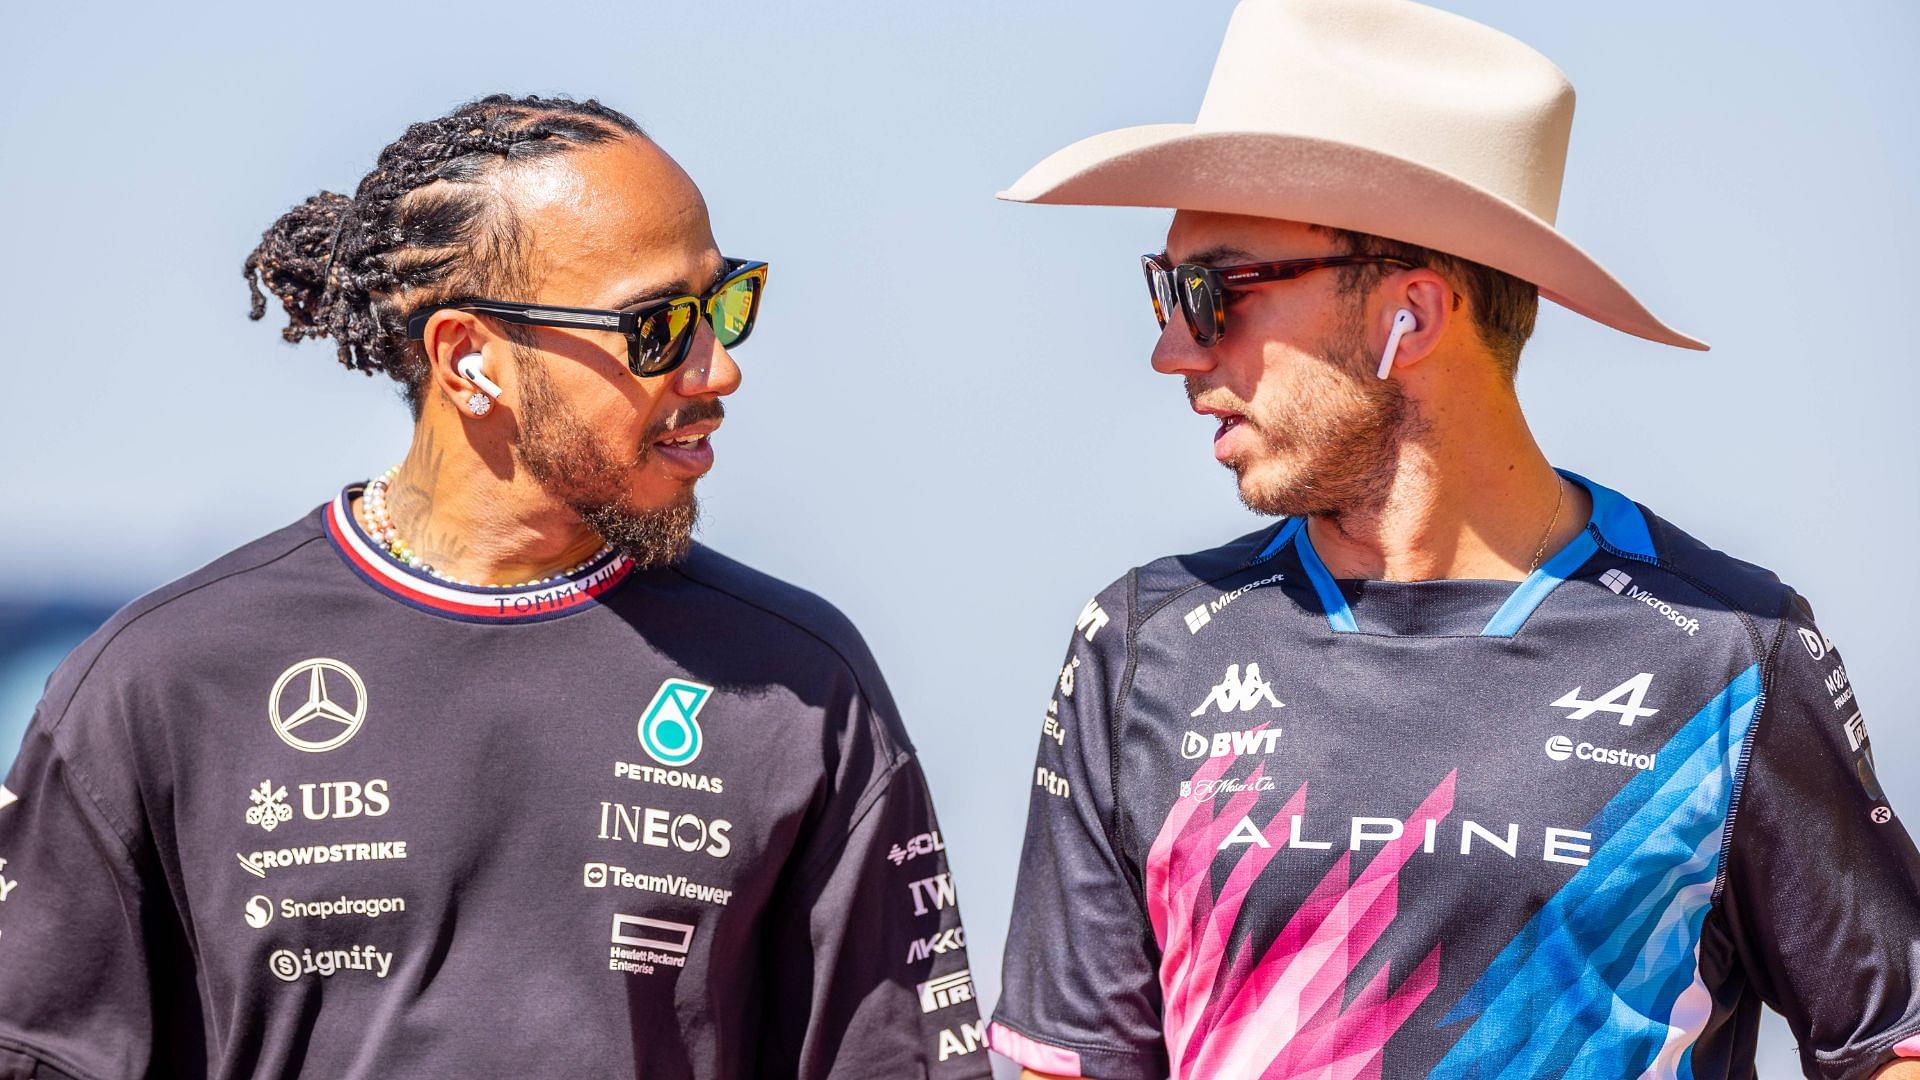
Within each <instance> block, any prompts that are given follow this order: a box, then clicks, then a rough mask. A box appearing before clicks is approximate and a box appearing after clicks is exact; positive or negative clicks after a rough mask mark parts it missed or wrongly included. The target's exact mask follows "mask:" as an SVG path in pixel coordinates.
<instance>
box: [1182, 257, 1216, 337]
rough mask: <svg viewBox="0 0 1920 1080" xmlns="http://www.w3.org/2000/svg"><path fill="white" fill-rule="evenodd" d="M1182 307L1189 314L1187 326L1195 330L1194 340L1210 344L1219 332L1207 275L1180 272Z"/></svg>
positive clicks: (1187, 271) (1194, 272)
mask: <svg viewBox="0 0 1920 1080" xmlns="http://www.w3.org/2000/svg"><path fill="white" fill-rule="evenodd" d="M1178 273H1179V275H1180V307H1181V310H1183V311H1185V312H1186V313H1187V326H1188V327H1189V328H1191V329H1192V330H1193V338H1194V340H1195V341H1198V342H1200V343H1201V344H1203V345H1205V344H1210V343H1211V342H1212V341H1213V338H1214V336H1215V335H1216V334H1217V333H1218V332H1219V328H1218V326H1217V325H1216V324H1215V322H1214V308H1213V290H1212V289H1211V288H1209V287H1208V286H1207V278H1206V275H1205V274H1202V273H1198V272H1196V271H1193V270H1180V271H1178Z"/></svg>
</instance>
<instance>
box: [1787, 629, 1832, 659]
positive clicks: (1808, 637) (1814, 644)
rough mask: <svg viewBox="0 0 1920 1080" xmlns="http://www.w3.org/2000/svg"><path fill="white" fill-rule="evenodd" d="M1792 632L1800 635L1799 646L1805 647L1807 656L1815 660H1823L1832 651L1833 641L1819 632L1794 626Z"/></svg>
mask: <svg viewBox="0 0 1920 1080" xmlns="http://www.w3.org/2000/svg"><path fill="white" fill-rule="evenodd" d="M1794 630H1795V631H1796V632H1798V633H1799V635H1800V644H1802V645H1805V646H1806V647H1807V655H1808V656H1811V657H1813V658H1814V659H1815V660H1825V659H1826V658H1827V654H1828V653H1830V652H1832V651H1833V639H1831V638H1829V637H1827V635H1826V634H1824V633H1822V632H1821V631H1818V630H1809V629H1807V628H1806V627H1804V626H1796V627H1794Z"/></svg>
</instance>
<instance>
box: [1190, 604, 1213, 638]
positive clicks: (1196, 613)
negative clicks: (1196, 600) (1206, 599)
mask: <svg viewBox="0 0 1920 1080" xmlns="http://www.w3.org/2000/svg"><path fill="white" fill-rule="evenodd" d="M1212 621H1213V616H1212V615H1210V614H1208V613H1207V605H1205V604H1201V605H1200V606H1199V607H1197V608H1194V609H1193V610H1192V611H1189V612H1187V633H1189V634H1197V633H1199V632H1200V628H1201V627H1203V626H1205V625H1207V624H1208V623H1210V622H1212Z"/></svg>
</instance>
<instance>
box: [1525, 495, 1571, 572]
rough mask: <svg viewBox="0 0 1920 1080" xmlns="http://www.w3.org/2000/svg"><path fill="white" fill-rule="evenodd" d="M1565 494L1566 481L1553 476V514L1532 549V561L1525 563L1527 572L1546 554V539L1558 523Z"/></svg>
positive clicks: (1537, 567) (1534, 567) (1536, 566)
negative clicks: (1536, 544) (1537, 543)
mask: <svg viewBox="0 0 1920 1080" xmlns="http://www.w3.org/2000/svg"><path fill="white" fill-rule="evenodd" d="M1566 496H1567V487H1566V481H1564V480H1562V479H1560V478H1559V477H1558V476H1556V477H1554V478H1553V516H1552V517H1550V518H1548V519H1547V529H1546V531H1545V532H1543V533H1541V534H1540V543H1539V545H1538V546H1536V547H1535V548H1534V549H1533V561H1532V562H1530V563H1528V564H1527V573H1529V574H1531V573H1533V572H1534V571H1535V570H1538V569H1540V560H1541V559H1542V558H1543V557H1544V556H1545V555H1546V554H1547V541H1548V540H1550V539H1552V538H1553V527H1554V526H1555V525H1558V524H1560V503H1561V501H1562V500H1564V499H1565V498H1566Z"/></svg>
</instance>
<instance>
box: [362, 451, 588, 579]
mask: <svg viewBox="0 0 1920 1080" xmlns="http://www.w3.org/2000/svg"><path fill="white" fill-rule="evenodd" d="M398 475H400V466H398V465H395V466H393V467H392V468H390V469H388V470H387V471H386V472H385V473H383V474H381V475H380V476H378V477H376V478H375V479H373V480H371V481H369V482H368V483H367V488H366V491H365V492H364V493H363V494H362V495H361V497H360V510H361V513H362V514H363V516H364V517H365V518H366V520H365V522H364V524H365V526H366V529H367V535H368V536H370V537H372V538H373V541H374V542H375V543H377V544H379V545H380V546H382V547H384V548H386V549H387V553H388V554H390V555H392V556H393V557H394V558H396V559H399V560H400V561H401V562H403V563H406V564H407V566H408V567H410V568H412V569H414V570H418V571H420V572H422V573H425V574H430V575H432V576H433V577H436V578H439V579H440V580H441V581H444V582H446V583H448V584H449V585H460V586H464V587H466V588H475V587H476V586H475V585H474V584H473V583H472V582H469V581H462V580H460V579H459V578H457V577H452V576H449V575H447V574H443V573H441V572H440V571H438V570H435V569H434V568H433V567H432V566H431V565H429V564H428V563H427V562H426V561H425V560H423V559H421V558H420V556H419V554H418V553H416V552H415V551H414V550H413V549H412V548H410V547H408V546H407V542H406V541H405V540H402V539H400V531H399V530H398V529H396V528H394V525H393V515H392V513H391V512H390V511H388V509H387V486H388V485H389V484H391V483H392V482H393V478H394V477H396V476H398ZM612 550H613V548H612V546H611V545H609V544H602V545H600V550H599V551H596V552H594V553H593V554H592V555H590V556H588V558H587V560H586V561H585V562H582V563H581V564H580V565H578V566H575V567H573V568H572V569H570V570H564V571H561V572H560V573H557V574H553V575H551V576H549V577H543V578H539V579H536V580H534V581H523V582H520V583H519V584H516V585H501V586H487V587H488V588H507V589H531V588H535V587H537V586H540V585H545V584H548V583H549V582H554V581H559V580H561V579H562V578H569V577H572V576H573V575H575V574H578V573H579V572H581V571H582V570H585V569H586V568H587V567H589V566H592V565H593V564H594V563H596V562H599V561H600V560H601V559H604V558H606V556H607V553H608V552H610V551H612Z"/></svg>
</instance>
